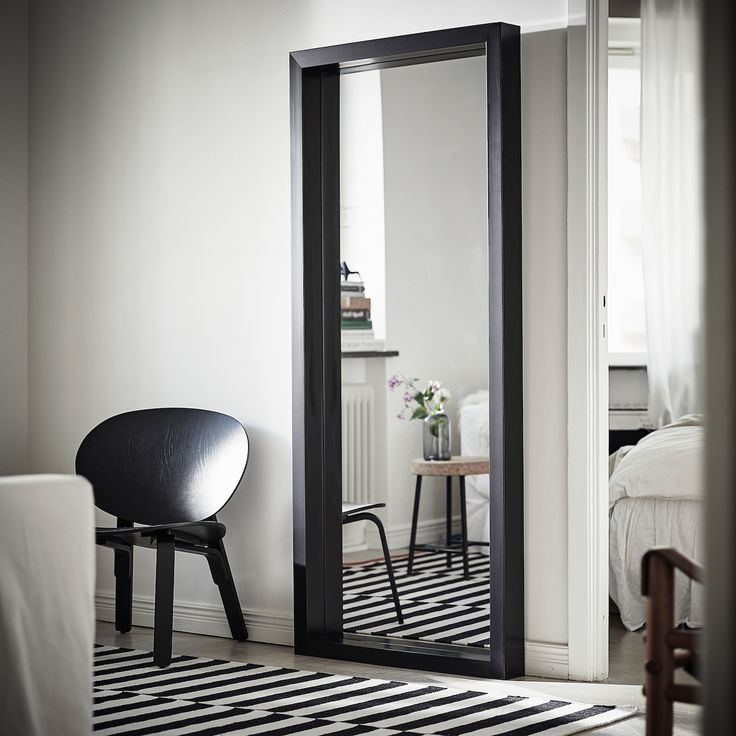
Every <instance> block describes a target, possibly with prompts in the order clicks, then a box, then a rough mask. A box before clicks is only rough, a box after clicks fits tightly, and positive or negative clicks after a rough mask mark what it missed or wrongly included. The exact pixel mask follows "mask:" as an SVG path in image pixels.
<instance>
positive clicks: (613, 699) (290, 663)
mask: <svg viewBox="0 0 736 736" xmlns="http://www.w3.org/2000/svg"><path fill="white" fill-rule="evenodd" d="M619 626H620V623H619ZM620 628H621V631H617V630H616V629H615V628H614V629H612V633H611V637H612V639H611V641H612V644H613V646H612V652H613V656H612V662H611V679H612V680H615V681H616V682H615V683H614V682H610V681H609V682H605V683H578V682H560V681H555V680H543V679H534V678H523V679H518V680H510V681H499V680H485V679H478V678H473V677H458V676H455V675H443V674H437V673H434V672H420V671H417V670H404V669H398V668H393V667H391V668H389V667H380V666H376V665H366V664H356V663H353V662H340V661H337V660H331V659H318V658H315V657H302V656H298V655H295V654H294V650H293V649H292V648H291V647H284V646H277V645H275V644H260V643H258V642H244V643H241V642H236V641H233V640H231V639H223V638H220V637H215V636H202V635H200V634H184V633H179V632H175V633H174V643H173V648H174V651H175V652H176V653H178V654H190V655H194V656H198V657H214V658H219V659H227V660H232V661H235V662H253V663H256V664H265V665H273V666H278V667H293V668H295V669H303V670H313V671H314V670H317V671H320V672H329V673H334V674H343V675H345V674H347V675H356V676H363V677H379V678H385V679H398V680H403V681H406V682H416V683H429V684H434V685H440V686H445V687H455V688H472V689H475V690H485V691H487V692H503V693H504V694H510V695H528V696H534V695H538V696H542V697H553V698H554V697H556V698H560V699H563V700H577V701H582V702H587V703H593V704H596V705H636V706H638V707H639V709H640V711H642V712H643V709H644V700H643V698H642V696H641V685H640V684H638V683H640V682H641V674H638V673H640V672H641V664H640V662H641V660H640V659H639V664H638V665H636V664H635V660H634V659H633V658H632V656H631V655H632V653H633V652H634V649H635V648H637V647H640V646H641V637H640V635H639V634H637V633H633V634H632V633H631V632H626V631H625V630H624V629H623V627H621V626H620ZM96 641H97V642H98V643H99V644H108V645H115V646H121V647H130V648H133V649H145V650H150V649H152V648H153V630H152V629H147V628H142V627H134V628H133V630H132V631H131V632H130V633H129V634H118V633H117V632H116V631H115V629H114V626H113V625H112V624H110V623H106V622H102V621H98V622H97V638H96ZM639 652H641V649H639ZM622 682H623V684H622ZM629 683H637V684H629ZM699 721H700V708H699V707H698V706H691V705H679V704H678V705H677V706H676V707H675V735H676V736H694V735H695V734H700V727H699ZM586 733H590V734H596V735H601V736H602V735H603V734H605V735H606V736H641V735H643V734H644V717H643V715H642V713H639V714H637V715H636V716H634V717H633V718H629V719H627V720H625V721H622V722H621V723H617V724H613V725H611V726H607V727H605V728H599V729H596V730H593V731H588V732H586Z"/></svg>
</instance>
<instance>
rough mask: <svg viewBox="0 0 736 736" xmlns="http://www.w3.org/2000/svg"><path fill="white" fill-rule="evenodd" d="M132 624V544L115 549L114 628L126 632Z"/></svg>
mask: <svg viewBox="0 0 736 736" xmlns="http://www.w3.org/2000/svg"><path fill="white" fill-rule="evenodd" d="M132 625H133V545H130V547H129V548H128V549H127V550H125V549H116V550H115V630H116V631H119V632H120V633H121V634H127V633H128V632H129V631H130V628H131V626H132Z"/></svg>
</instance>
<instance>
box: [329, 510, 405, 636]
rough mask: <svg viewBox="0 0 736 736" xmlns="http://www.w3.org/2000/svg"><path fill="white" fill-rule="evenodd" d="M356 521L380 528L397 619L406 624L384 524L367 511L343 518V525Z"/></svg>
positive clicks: (384, 558)
mask: <svg viewBox="0 0 736 736" xmlns="http://www.w3.org/2000/svg"><path fill="white" fill-rule="evenodd" d="M356 521H372V522H373V523H374V524H375V525H376V526H377V527H378V535H379V536H380V537H381V548H382V549H383V561H384V562H385V563H386V572H387V573H388V582H389V585H390V586H391V595H392V596H393V599H394V608H395V609H396V618H397V619H398V621H399V623H400V624H403V623H404V615H403V614H402V613H401V602H400V601H399V590H398V588H397V587H396V578H395V577H394V567H393V565H392V564H391V555H390V554H389V551H388V542H387V541H386V530H385V529H384V528H383V523H382V522H381V520H380V519H379V518H378V517H377V516H376V515H375V514H371V513H368V512H367V511H361V512H360V513H358V514H350V516H347V517H346V516H343V519H342V523H343V524H352V523H353V522H356Z"/></svg>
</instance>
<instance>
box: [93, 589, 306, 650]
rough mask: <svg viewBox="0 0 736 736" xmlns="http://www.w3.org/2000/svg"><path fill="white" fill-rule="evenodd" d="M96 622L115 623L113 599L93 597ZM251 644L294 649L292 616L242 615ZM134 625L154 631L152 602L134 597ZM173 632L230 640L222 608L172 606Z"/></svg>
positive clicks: (262, 612) (183, 604)
mask: <svg viewBox="0 0 736 736" xmlns="http://www.w3.org/2000/svg"><path fill="white" fill-rule="evenodd" d="M95 605H96V608H97V618H98V619H99V620H100V621H115V596H114V595H113V594H112V593H98V594H97V595H96V596H95ZM243 616H244V617H245V625H246V626H247V627H248V635H249V637H250V641H260V642H265V643H267V644H282V645H285V646H293V645H294V620H293V618H292V617H291V616H287V615H284V614H281V613H273V612H270V611H243ZM133 625H134V626H148V627H149V628H151V627H153V598H150V597H148V596H145V597H144V596H134V598H133ZM174 630H175V631H186V632H188V633H190V634H206V635H208V636H222V637H227V638H229V637H230V628H229V626H228V624H227V617H226V616H225V611H224V610H223V608H222V606H221V605H220V606H218V605H210V604H206V603H196V604H195V603H179V602H176V601H175V602H174Z"/></svg>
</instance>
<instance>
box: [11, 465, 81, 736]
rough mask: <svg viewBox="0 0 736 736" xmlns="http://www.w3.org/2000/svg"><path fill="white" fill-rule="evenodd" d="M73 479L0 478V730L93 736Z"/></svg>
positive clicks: (28, 735)
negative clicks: (90, 735) (86, 735)
mask: <svg viewBox="0 0 736 736" xmlns="http://www.w3.org/2000/svg"><path fill="white" fill-rule="evenodd" d="M94 529H95V520H94V501H93V497H92V487H91V486H90V484H89V483H88V482H87V481H86V480H85V479H84V478H80V477H78V476H64V475H28V476H10V477H5V478H0V663H2V665H1V666H0V724H2V726H1V727H0V728H1V729H2V732H3V734H5V736H16V735H17V736H46V735H48V734H54V736H80V735H82V734H90V733H91V732H92V651H93V646H94V635H95V610H94V589H95V539H94Z"/></svg>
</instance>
